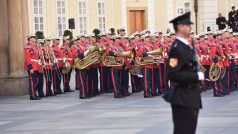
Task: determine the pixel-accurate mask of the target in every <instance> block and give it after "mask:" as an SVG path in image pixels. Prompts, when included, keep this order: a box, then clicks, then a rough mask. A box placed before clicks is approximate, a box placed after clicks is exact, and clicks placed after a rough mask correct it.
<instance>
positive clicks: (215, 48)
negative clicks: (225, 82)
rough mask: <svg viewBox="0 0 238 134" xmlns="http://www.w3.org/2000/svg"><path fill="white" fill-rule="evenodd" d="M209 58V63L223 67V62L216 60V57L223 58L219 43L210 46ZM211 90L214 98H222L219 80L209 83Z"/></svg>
mask: <svg viewBox="0 0 238 134" xmlns="http://www.w3.org/2000/svg"><path fill="white" fill-rule="evenodd" d="M210 56H211V58H210V59H211V62H214V63H215V64H218V65H219V66H220V67H223V62H222V61H221V60H220V59H219V58H218V56H222V57H224V54H223V50H222V47H221V46H220V44H219V42H214V43H212V44H211V46H210ZM211 84H212V89H213V93H214V97H222V96H224V95H223V89H222V88H221V86H220V85H221V78H219V79H218V80H217V81H214V82H212V83H211Z"/></svg>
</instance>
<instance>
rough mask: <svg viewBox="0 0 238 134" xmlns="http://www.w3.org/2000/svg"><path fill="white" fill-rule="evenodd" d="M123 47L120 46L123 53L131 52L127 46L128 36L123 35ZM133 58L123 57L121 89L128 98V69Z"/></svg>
mask: <svg viewBox="0 0 238 134" xmlns="http://www.w3.org/2000/svg"><path fill="white" fill-rule="evenodd" d="M123 38H124V43H125V44H124V45H123V44H121V47H122V49H123V51H130V50H131V51H132V48H131V47H130V45H129V36H128V35H125V36H124V37H123ZM132 58H133V57H125V58H124V60H125V63H124V66H123V68H122V76H123V77H122V83H121V84H122V88H123V90H124V93H125V95H126V96H130V94H131V93H130V92H129V90H128V88H129V68H130V66H131V60H132Z"/></svg>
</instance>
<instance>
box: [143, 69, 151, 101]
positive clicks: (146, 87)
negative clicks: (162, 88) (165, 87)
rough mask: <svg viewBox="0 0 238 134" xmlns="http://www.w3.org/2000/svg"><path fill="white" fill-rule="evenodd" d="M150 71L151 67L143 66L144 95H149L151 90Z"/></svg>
mask: <svg viewBox="0 0 238 134" xmlns="http://www.w3.org/2000/svg"><path fill="white" fill-rule="evenodd" d="M152 73H153V69H150V68H144V70H143V77H144V96H145V97H148V96H151V91H152V84H153V83H152Z"/></svg>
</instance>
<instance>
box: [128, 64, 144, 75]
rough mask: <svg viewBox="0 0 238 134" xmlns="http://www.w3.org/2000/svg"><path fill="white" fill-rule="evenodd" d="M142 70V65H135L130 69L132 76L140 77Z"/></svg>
mask: <svg viewBox="0 0 238 134" xmlns="http://www.w3.org/2000/svg"><path fill="white" fill-rule="evenodd" d="M141 69H142V67H141V66H140V65H133V66H131V68H130V69H129V73H130V74H131V75H138V74H140V73H141V71H142V70H141Z"/></svg>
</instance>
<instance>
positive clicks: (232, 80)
mask: <svg viewBox="0 0 238 134" xmlns="http://www.w3.org/2000/svg"><path fill="white" fill-rule="evenodd" d="M235 36H237V34H236V33H233V37H232V39H231V42H230V45H229V48H230V52H231V53H230V57H229V58H230V69H229V70H230V79H229V82H230V90H231V91H236V90H237V86H236V85H237V81H236V79H235V78H236V67H237V64H236V61H237V59H236V58H237V54H238V53H237V52H238V49H237V48H236V46H237V44H236V38H235Z"/></svg>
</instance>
